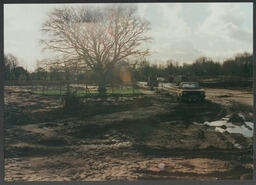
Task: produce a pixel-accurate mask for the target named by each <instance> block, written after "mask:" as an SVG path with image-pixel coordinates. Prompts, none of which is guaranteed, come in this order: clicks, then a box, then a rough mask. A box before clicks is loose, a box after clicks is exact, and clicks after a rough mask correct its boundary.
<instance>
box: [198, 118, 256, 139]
mask: <svg viewBox="0 0 256 185" xmlns="http://www.w3.org/2000/svg"><path fill="white" fill-rule="evenodd" d="M228 120H229V116H227V117H224V118H222V119H221V120H217V121H212V122H208V121H206V122H204V123H201V124H200V123H196V122H194V124H198V125H208V126H211V127H215V128H214V130H215V131H217V132H221V133H223V132H229V133H239V134H242V135H243V136H245V137H253V127H254V124H253V123H252V122H246V121H245V122H244V124H243V125H241V126H239V125H235V124H233V123H231V122H228Z"/></svg>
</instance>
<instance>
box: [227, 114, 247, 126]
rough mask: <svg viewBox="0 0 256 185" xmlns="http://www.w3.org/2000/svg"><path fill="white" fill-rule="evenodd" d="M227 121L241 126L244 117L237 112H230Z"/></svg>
mask: <svg viewBox="0 0 256 185" xmlns="http://www.w3.org/2000/svg"><path fill="white" fill-rule="evenodd" d="M228 121H229V122H231V123H233V124H234V125H237V126H242V125H243V124H244V119H243V118H242V117H241V116H239V115H238V114H237V113H234V114H232V115H231V116H230V118H229V120H228Z"/></svg>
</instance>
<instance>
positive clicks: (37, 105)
mask: <svg viewBox="0 0 256 185" xmlns="http://www.w3.org/2000/svg"><path fill="white" fill-rule="evenodd" d="M5 92H6V93H5V180H6V181H70V180H77V181H102V180H135V179H198V180H213V179H214V180H215V179H252V169H253V155H252V144H253V139H252V138H247V137H244V136H243V135H241V134H229V133H227V132H225V133H219V132H215V131H214V130H213V129H211V127H209V126H207V125H195V124H193V122H195V121H196V122H204V121H215V120H218V119H220V118H222V117H223V116H225V115H226V114H230V113H232V112H238V111H239V112H242V113H244V114H245V113H246V116H245V117H246V119H252V108H251V107H250V105H251V104H250V103H249V102H251V101H252V95H251V94H248V96H247V94H243V93H241V96H242V95H245V97H243V98H242V99H243V101H242V102H236V103H235V105H237V106H231V104H232V103H234V102H232V101H233V100H232V99H230V96H225V95H229V94H225V93H226V92H225V93H224V92H223V91H221V93H224V95H220V96H219V95H218V94H217V92H219V94H220V91H219V90H215V89H214V92H215V93H212V95H211V94H210V93H208V92H210V90H209V89H207V90H206V92H207V101H206V102H205V103H203V104H197V103H194V104H186V103H179V102H177V101H176V98H175V97H173V96H166V95H161V94H159V95H156V94H152V93H147V95H145V96H137V97H122V98H108V99H107V100H104V101H102V100H100V99H98V100H93V99H91V100H85V103H84V105H83V106H82V107H78V108H77V109H76V110H75V109H74V110H72V111H67V110H63V109H62V102H61V100H60V98H58V97H51V96H48V97H47V96H40V95H32V94H31V93H30V92H29V88H28V87H7V88H6V89H5ZM147 92H148V91H147ZM212 92H213V91H212ZM233 94H235V96H236V95H237V94H236V93H233ZM209 100H211V101H209ZM223 102H228V103H223ZM245 102H248V104H247V105H246V104H245V105H244V104H243V106H240V105H241V103H245ZM238 103H240V104H239V105H238ZM232 105H233V104H232ZM236 107H237V108H236ZM240 109H241V110H240ZM237 144H239V145H240V146H241V147H239V148H237V147H236V145H237ZM160 163H164V165H165V167H164V168H163V169H161V168H159V167H158V165H159V164H160Z"/></svg>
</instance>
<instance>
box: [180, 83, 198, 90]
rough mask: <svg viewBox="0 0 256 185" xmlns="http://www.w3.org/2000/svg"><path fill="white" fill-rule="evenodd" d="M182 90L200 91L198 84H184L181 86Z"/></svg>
mask: <svg viewBox="0 0 256 185" xmlns="http://www.w3.org/2000/svg"><path fill="white" fill-rule="evenodd" d="M181 88H182V89H200V86H199V84H198V83H184V84H181Z"/></svg>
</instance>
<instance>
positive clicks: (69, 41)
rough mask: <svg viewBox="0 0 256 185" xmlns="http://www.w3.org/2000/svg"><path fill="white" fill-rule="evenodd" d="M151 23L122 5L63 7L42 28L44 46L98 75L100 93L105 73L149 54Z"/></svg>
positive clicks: (102, 89)
mask: <svg viewBox="0 0 256 185" xmlns="http://www.w3.org/2000/svg"><path fill="white" fill-rule="evenodd" d="M148 30H149V24H148V22H146V21H145V20H143V19H141V18H140V17H139V16H138V14H137V12H136V8H131V7H127V6H122V5H113V6H105V7H104V8H89V7H88V6H83V7H80V8H74V7H63V8H57V9H54V10H53V11H52V12H50V14H49V16H48V19H47V21H46V22H45V23H44V24H43V27H42V31H43V32H44V33H46V39H43V40H42V43H43V45H44V48H45V49H50V50H52V51H54V52H57V53H58V54H59V55H63V56H64V58H68V59H69V61H70V63H72V64H76V65H79V66H80V67H81V68H82V67H85V68H87V69H90V70H93V71H95V72H96V74H97V75H98V85H99V92H100V93H105V92H106V87H105V83H106V82H105V76H106V75H107V74H108V73H110V72H111V70H112V69H113V68H114V66H115V65H116V64H117V63H119V62H120V61H123V60H126V59H128V58H130V57H135V56H141V55H147V54H149V51H148V49H144V48H143V47H142V43H143V42H145V41H147V40H149V39H150V38H149V37H147V36H146V35H145V33H146V32H147V31H148Z"/></svg>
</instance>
